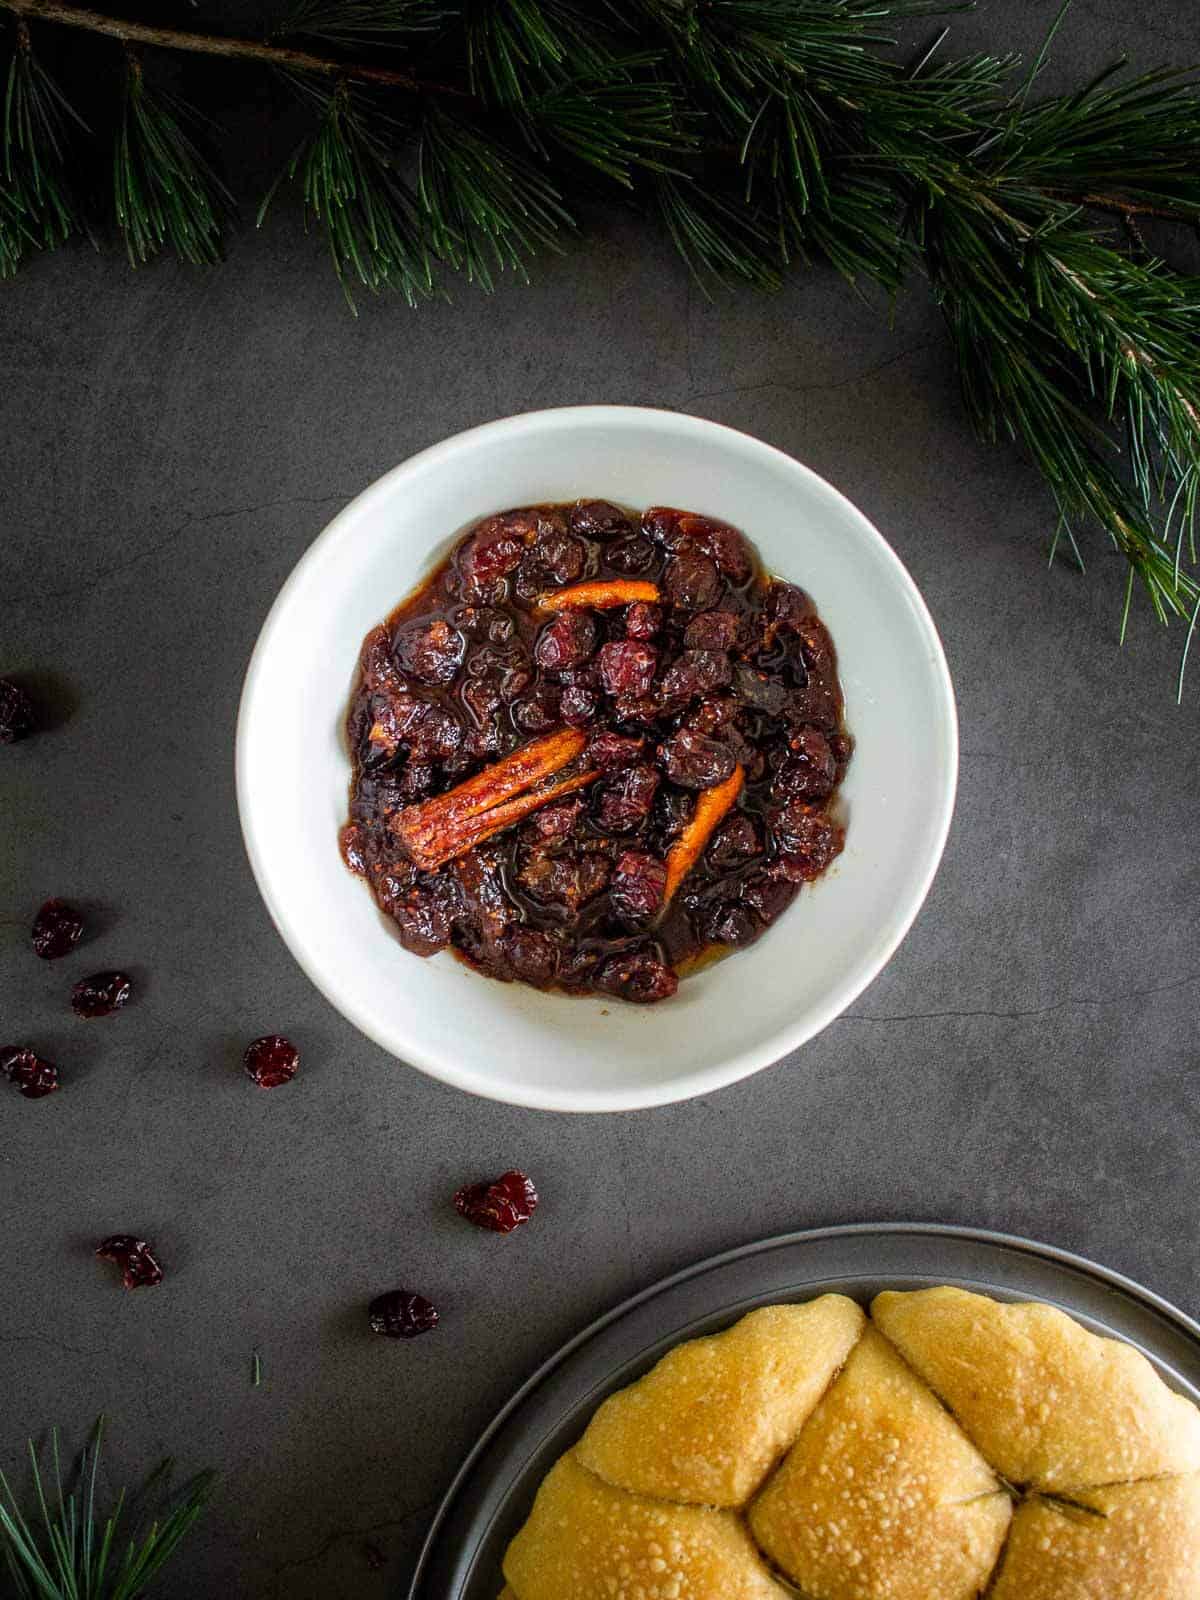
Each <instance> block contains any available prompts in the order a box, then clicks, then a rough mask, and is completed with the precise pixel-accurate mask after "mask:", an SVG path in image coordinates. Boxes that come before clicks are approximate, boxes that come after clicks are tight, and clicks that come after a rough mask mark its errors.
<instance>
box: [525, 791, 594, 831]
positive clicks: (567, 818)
mask: <svg viewBox="0 0 1200 1600" xmlns="http://www.w3.org/2000/svg"><path fill="white" fill-rule="evenodd" d="M582 810H583V801H582V799H580V798H579V797H578V796H574V797H573V798H572V799H570V800H554V801H552V802H551V803H550V805H548V806H543V807H542V809H541V810H540V811H535V812H534V814H533V816H532V817H530V819H529V822H528V824H527V826H528V828H529V830H530V832H531V833H532V834H533V836H534V837H535V838H537V839H565V838H566V837H567V835H568V834H569V833H570V832H571V831H572V830H573V829H574V827H575V823H576V821H577V820H578V818H579V813H580V812H581V811H582Z"/></svg>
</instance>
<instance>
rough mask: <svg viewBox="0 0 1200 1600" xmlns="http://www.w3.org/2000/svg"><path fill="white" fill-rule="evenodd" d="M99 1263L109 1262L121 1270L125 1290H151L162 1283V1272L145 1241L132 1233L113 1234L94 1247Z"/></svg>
mask: <svg viewBox="0 0 1200 1600" xmlns="http://www.w3.org/2000/svg"><path fill="white" fill-rule="evenodd" d="M96 1254H97V1255H98V1256H99V1257H100V1259H101V1261H111V1262H112V1263H113V1264H114V1265H115V1266H118V1267H120V1269H121V1282H122V1283H123V1284H124V1285H125V1287H126V1288H127V1289H152V1288H153V1287H154V1285H155V1284H156V1283H161V1282H162V1281H163V1270H162V1268H161V1267H160V1266H159V1264H158V1262H157V1261H156V1260H155V1258H154V1252H153V1251H152V1250H151V1248H150V1246H149V1245H148V1244H147V1243H146V1241H145V1239H139V1238H137V1237H136V1235H134V1234H132V1233H114V1234H113V1235H112V1236H111V1237H110V1238H108V1239H105V1240H104V1241H103V1242H102V1243H100V1244H98V1245H97V1246H96Z"/></svg>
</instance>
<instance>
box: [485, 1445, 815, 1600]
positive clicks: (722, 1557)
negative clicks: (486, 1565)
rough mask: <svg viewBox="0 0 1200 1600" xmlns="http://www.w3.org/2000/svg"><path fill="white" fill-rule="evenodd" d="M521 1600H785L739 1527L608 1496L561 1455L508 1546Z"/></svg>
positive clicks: (729, 1518)
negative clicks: (523, 1523)
mask: <svg viewBox="0 0 1200 1600" xmlns="http://www.w3.org/2000/svg"><path fill="white" fill-rule="evenodd" d="M504 1576H505V1578H506V1579H507V1580H508V1582H509V1584H510V1585H511V1586H512V1587H513V1588H514V1589H516V1590H517V1592H518V1593H519V1594H520V1596H521V1600H789V1597H788V1596H787V1594H786V1591H785V1590H784V1589H782V1588H781V1587H780V1586H779V1585H778V1584H777V1583H775V1582H774V1580H773V1579H772V1578H770V1577H769V1576H768V1574H767V1571H766V1568H765V1567H764V1566H763V1564H762V1561H761V1559H760V1557H759V1554H758V1551H757V1550H756V1549H755V1548H754V1545H753V1543H752V1542H751V1540H750V1537H749V1535H748V1534H747V1532H746V1530H745V1528H744V1526H743V1525H742V1523H741V1521H740V1520H739V1518H737V1517H736V1516H734V1514H733V1513H732V1512H729V1511H714V1510H711V1509H709V1508H707V1507H704V1506H676V1505H670V1504H668V1503H667V1502H666V1501H662V1500H649V1499H646V1498H645V1497H644V1496H642V1495H634V1494H629V1493H627V1492H626V1491H625V1490H624V1489H614V1488H613V1487H612V1486H611V1485H610V1484H607V1483H604V1482H602V1481H601V1479H599V1478H597V1477H596V1476H595V1475H594V1474H593V1473H590V1472H588V1471H587V1470H586V1469H585V1468H583V1467H581V1466H580V1465H579V1464H578V1463H577V1462H576V1461H575V1460H574V1458H573V1457H572V1456H570V1455H566V1456H563V1458H562V1459H561V1461H559V1462H558V1464H557V1466H555V1467H554V1468H553V1469H552V1470H551V1472H550V1474H549V1476H548V1477H547V1478H546V1480H545V1482H544V1483H543V1484H542V1487H541V1488H540V1489H539V1490H538V1495H537V1499H536V1500H535V1501H534V1503H533V1510H532V1511H531V1512H530V1515H529V1521H528V1522H527V1523H526V1524H525V1526H524V1527H523V1528H522V1529H521V1531H520V1533H518V1535H517V1537H516V1538H515V1539H514V1540H513V1542H512V1543H511V1544H510V1545H509V1547H508V1552H507V1554H506V1555H505V1558H504Z"/></svg>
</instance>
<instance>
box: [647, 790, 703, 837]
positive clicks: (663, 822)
mask: <svg viewBox="0 0 1200 1600" xmlns="http://www.w3.org/2000/svg"><path fill="white" fill-rule="evenodd" d="M695 809H696V797H695V795H691V794H687V793H685V791H684V790H682V789H670V788H668V789H663V790H661V791H660V792H659V796H658V799H657V800H656V802H655V824H656V826H657V827H659V828H661V829H662V831H663V833H665V834H666V835H667V837H668V838H674V836H675V835H676V834H677V833H680V832H682V830H683V829H684V828H686V827H687V825H688V823H689V822H690V821H691V820H692V815H693V813H694V812H695Z"/></svg>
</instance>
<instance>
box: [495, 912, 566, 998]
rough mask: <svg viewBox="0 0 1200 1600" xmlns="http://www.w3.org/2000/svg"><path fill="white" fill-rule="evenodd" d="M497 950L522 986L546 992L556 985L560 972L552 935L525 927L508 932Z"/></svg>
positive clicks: (499, 940) (499, 942)
mask: <svg viewBox="0 0 1200 1600" xmlns="http://www.w3.org/2000/svg"><path fill="white" fill-rule="evenodd" d="M496 946H497V949H498V950H499V951H500V954H501V956H502V957H503V958H504V960H505V961H507V962H508V964H509V966H510V967H511V968H512V970H513V975H514V976H515V977H517V978H520V979H521V981H522V983H531V984H533V985H534V987H535V988H537V989H544V988H546V987H547V985H549V984H551V983H553V982H554V976H555V973H556V972H557V971H558V946H557V945H556V944H555V942H554V940H553V939H552V938H551V937H550V936H549V934H546V933H539V932H538V930H537V929H536V928H526V927H523V926H517V927H515V928H506V929H505V931H504V932H503V933H502V934H501V935H500V937H499V939H498V940H497V941H496Z"/></svg>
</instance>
